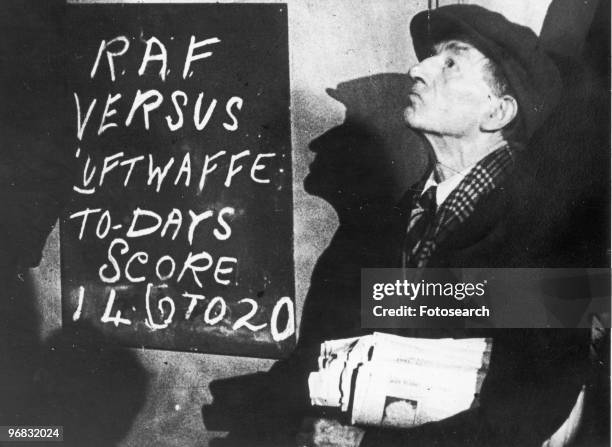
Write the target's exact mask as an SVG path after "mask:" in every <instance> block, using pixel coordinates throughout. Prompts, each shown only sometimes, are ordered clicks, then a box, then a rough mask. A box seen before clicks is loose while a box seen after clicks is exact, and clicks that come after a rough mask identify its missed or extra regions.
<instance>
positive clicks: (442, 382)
mask: <svg viewBox="0 0 612 447" xmlns="http://www.w3.org/2000/svg"><path fill="white" fill-rule="evenodd" d="M490 351H491V340H490V339H485V338H470V339H449V338H445V339H423V338H408V337H399V336H396V335H391V334H383V333H378V332H375V333H373V334H371V335H366V336H363V337H356V338H347V339H342V340H331V341H326V342H325V343H323V344H321V355H320V356H319V370H318V371H315V372H312V373H310V376H309V378H308V386H309V389H310V400H311V403H312V405H317V406H324V407H336V408H339V409H340V410H341V411H342V412H345V413H347V414H350V417H351V423H352V424H363V425H378V426H392V427H412V426H415V425H420V424H423V423H425V422H431V421H437V420H441V419H444V418H446V417H449V416H452V415H453V414H456V413H459V412H460V411H463V410H466V409H468V408H470V407H471V406H472V405H473V404H474V402H475V397H476V396H477V395H478V393H479V391H480V386H481V384H482V380H483V379H484V376H485V374H486V371H487V368H488V363H489V357H490Z"/></svg>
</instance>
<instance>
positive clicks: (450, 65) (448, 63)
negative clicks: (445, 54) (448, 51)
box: [444, 58, 455, 68]
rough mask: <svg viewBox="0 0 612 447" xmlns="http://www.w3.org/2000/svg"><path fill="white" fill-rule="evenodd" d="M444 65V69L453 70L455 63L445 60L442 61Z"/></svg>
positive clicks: (449, 59)
mask: <svg viewBox="0 0 612 447" xmlns="http://www.w3.org/2000/svg"><path fill="white" fill-rule="evenodd" d="M444 65H445V66H446V68H453V67H454V66H455V61H454V60H453V59H451V58H447V59H446V60H445V61H444Z"/></svg>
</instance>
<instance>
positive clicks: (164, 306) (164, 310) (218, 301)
mask: <svg viewBox="0 0 612 447" xmlns="http://www.w3.org/2000/svg"><path fill="white" fill-rule="evenodd" d="M167 287H168V286H167V285H165V284H162V285H159V286H155V288H157V289H158V290H159V289H165V288H167ZM153 288H154V286H153V284H152V283H148V284H147V290H146V294H145V309H146V319H145V325H146V326H147V327H148V328H149V329H151V330H153V331H156V330H159V329H165V328H167V327H168V326H170V325H171V324H172V323H173V321H174V319H175V314H176V305H175V302H174V300H173V299H172V298H171V297H169V296H164V297H163V298H162V299H160V300H159V301H158V302H157V310H158V312H159V314H160V315H161V317H160V318H159V319H158V321H156V319H155V317H154V316H153V311H152V309H151V307H152V306H151V301H152V299H151V294H152V293H151V292H152V290H153ZM116 296H117V292H116V290H115V288H111V289H110V292H109V295H108V301H107V302H106V307H105V309H104V314H103V315H102V318H100V321H101V322H102V323H112V324H114V325H115V326H116V327H119V325H127V326H130V325H131V324H132V321H131V320H130V319H128V318H125V317H124V316H123V314H122V312H121V311H120V310H116V311H115V312H114V314H113V311H114V306H115V300H116ZM181 297H182V298H185V299H188V300H189V306H188V307H187V309H186V311H185V314H184V320H185V321H189V320H191V316H192V313H193V311H194V309H195V308H196V306H197V305H198V304H199V303H204V302H205V301H206V296H205V295H201V294H195V293H188V292H184V293H183V294H182V295H181ZM84 298H85V287H83V286H80V287H79V296H78V304H77V308H76V310H75V311H74V313H73V315H72V320H73V321H78V320H79V319H80V318H81V314H82V312H83V302H84ZM237 304H238V305H240V306H241V307H243V308H244V307H245V306H247V309H248V311H247V312H246V313H244V314H243V315H242V316H240V317H239V318H238V319H237V320H236V321H235V322H234V324H233V325H232V330H238V329H240V328H242V327H245V328H247V329H249V330H250V331H252V332H258V331H260V330H262V329H264V328H265V327H267V326H268V323H260V324H255V323H253V322H251V320H252V319H253V317H255V315H256V314H257V309H258V306H259V305H258V304H257V301H255V300H253V299H251V298H243V299H241V300H240V301H238V303H237ZM228 307H229V306H228V305H227V302H226V301H225V299H224V298H223V297H221V296H215V297H213V298H212V299H210V300H209V301H208V303H206V308H205V310H204V316H203V321H204V323H205V324H207V325H209V326H214V325H217V324H219V323H220V322H222V321H223V320H224V319H225V318H226V317H227V316H228V314H229V313H230V312H229V311H228ZM133 309H134V308H133ZM283 309H284V310H285V312H286V314H285V318H282V319H281V318H280V315H281V312H282V311H283ZM282 320H284V321H285V323H284V324H285V327H284V328H282V330H281V329H280V328H279V325H280V324H281V323H280V322H281V321H282ZM294 332H295V316H294V308H293V301H292V300H291V298H289V297H288V296H284V297H282V298H280V299H279V300H278V301H277V302H276V304H275V305H274V308H273V309H272V313H271V315H270V334H271V335H272V339H273V340H274V341H276V342H279V341H283V340H285V339H287V338H289V337H290V336H291V335H293V333H294Z"/></svg>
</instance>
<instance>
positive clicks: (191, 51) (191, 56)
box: [89, 36, 221, 82]
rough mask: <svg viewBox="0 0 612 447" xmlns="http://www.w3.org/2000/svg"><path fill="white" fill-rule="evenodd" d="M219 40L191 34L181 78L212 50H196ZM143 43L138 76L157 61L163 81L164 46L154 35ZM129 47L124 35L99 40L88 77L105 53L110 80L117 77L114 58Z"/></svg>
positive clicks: (164, 78)
mask: <svg viewBox="0 0 612 447" xmlns="http://www.w3.org/2000/svg"><path fill="white" fill-rule="evenodd" d="M220 42H221V40H220V39H219V38H218V37H211V38H209V39H204V40H199V41H196V38H195V36H191V38H190V40H189V47H188V49H187V55H186V57H185V62H184V64H183V79H186V78H187V77H188V76H192V75H193V71H192V70H191V65H192V63H193V62H195V61H198V60H200V59H206V58H208V57H210V56H212V55H213V52H212V51H203V52H197V51H198V50H201V49H202V48H203V47H207V46H209V45H212V44H216V43H220ZM145 44H146V48H145V51H144V54H143V56H142V60H141V63H140V68H139V69H138V76H142V75H143V74H144V73H145V71H146V69H147V66H148V65H149V64H150V63H158V64H159V70H158V73H159V77H160V78H161V80H162V81H165V80H166V75H167V73H168V72H167V66H168V51H167V50H166V46H165V45H164V44H163V43H162V42H161V41H160V40H159V39H158V38H157V37H155V36H152V37H150V38H149V39H147V40H146V41H145ZM129 48H130V40H129V39H128V38H127V37H126V36H117V37H115V38H113V39H111V40H109V41H108V42H107V41H106V40H102V41H101V42H100V46H99V47H98V54H97V56H96V59H95V61H94V63H93V66H92V68H91V72H90V73H89V77H90V78H91V79H93V78H94V77H95V76H96V74H97V73H98V69H99V68H100V61H101V60H102V58H103V55H106V61H107V64H108V72H109V74H110V78H111V81H113V82H114V81H115V80H116V79H117V75H116V72H115V58H119V57H121V56H123V55H125V54H126V53H127V52H128V50H129ZM122 74H123V73H122Z"/></svg>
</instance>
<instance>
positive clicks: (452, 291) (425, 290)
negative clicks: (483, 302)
mask: <svg viewBox="0 0 612 447" xmlns="http://www.w3.org/2000/svg"><path fill="white" fill-rule="evenodd" d="M486 284H487V281H486V280H484V281H482V282H474V283H472V282H444V283H443V282H428V281H425V280H421V281H419V282H411V281H408V280H403V281H402V280H399V279H398V280H396V281H395V282H388V283H375V284H373V285H372V298H373V299H374V300H376V301H380V300H382V299H383V298H385V297H389V296H395V297H402V296H403V297H406V298H409V299H410V300H411V301H414V300H415V299H417V298H418V297H419V296H444V297H453V298H455V299H456V300H458V301H461V300H463V299H465V298H469V297H474V296H477V297H480V296H483V295H484V294H485V291H486V290H485V286H486Z"/></svg>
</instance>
